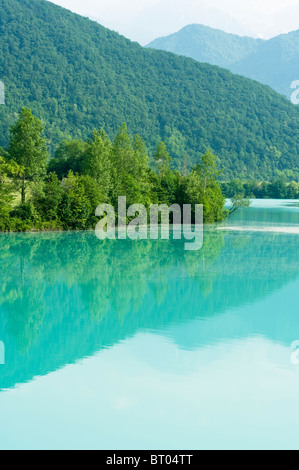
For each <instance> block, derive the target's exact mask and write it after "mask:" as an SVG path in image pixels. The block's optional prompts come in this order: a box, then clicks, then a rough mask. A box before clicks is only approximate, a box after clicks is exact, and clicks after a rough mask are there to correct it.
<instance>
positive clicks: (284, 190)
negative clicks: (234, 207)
mask: <svg viewBox="0 0 299 470" xmlns="http://www.w3.org/2000/svg"><path fill="white" fill-rule="evenodd" d="M221 187H222V191H223V193H224V194H225V196H226V197H227V198H233V197H235V196H236V195H241V196H242V197H246V198H252V199H254V198H257V199H299V183H297V182H295V181H291V182H290V183H288V182H286V179H285V178H279V179H276V180H275V181H273V182H272V183H269V182H265V181H264V182H262V183H261V182H258V181H246V182H243V181H241V180H238V179H234V180H232V181H229V182H227V183H222V184H221Z"/></svg>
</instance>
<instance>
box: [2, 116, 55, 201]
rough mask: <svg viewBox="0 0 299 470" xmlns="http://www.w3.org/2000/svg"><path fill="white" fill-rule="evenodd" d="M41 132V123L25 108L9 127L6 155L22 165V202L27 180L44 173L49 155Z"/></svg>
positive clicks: (32, 179)
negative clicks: (9, 135)
mask: <svg viewBox="0 0 299 470" xmlns="http://www.w3.org/2000/svg"><path fill="white" fill-rule="evenodd" d="M43 132H44V126H43V124H42V123H41V121H40V120H39V119H37V118H36V117H35V116H33V114H32V111H31V110H30V109H27V108H23V109H22V111H21V113H20V117H19V120H18V121H17V122H16V123H15V124H14V125H13V126H12V127H11V128H10V134H11V137H10V143H9V147H8V155H9V158H10V159H11V160H14V161H15V162H16V163H17V164H18V165H20V166H21V167H23V172H22V177H21V180H20V189H21V196H22V204H25V198H26V188H27V184H28V182H30V181H36V180H38V179H40V178H41V177H43V176H44V175H45V173H46V165H47V160H48V157H49V155H48V152H47V145H46V140H45V138H44V137H43Z"/></svg>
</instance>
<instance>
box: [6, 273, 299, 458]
mask: <svg viewBox="0 0 299 470" xmlns="http://www.w3.org/2000/svg"><path fill="white" fill-rule="evenodd" d="M296 287H298V284H297V285H296V283H295V282H293V283H291V284H290V285H289V286H286V287H284V288H283V289H282V290H281V291H280V292H278V293H273V294H272V295H269V296H268V297H267V298H266V299H264V300H262V301H258V302H257V303H256V304H255V305H254V309H253V308H252V306H248V305H245V306H243V307H241V308H239V309H238V312H235V311H234V310H232V311H228V312H226V313H225V314H224V315H222V316H220V317H215V318H212V319H210V320H205V321H199V320H195V321H194V325H193V326H194V328H193V332H194V331H195V332H197V333H198V338H197V344H193V345H192V346H193V347H196V348H197V349H194V350H192V351H191V350H188V349H184V348H185V346H188V341H189V339H190V340H191V341H192V340H193V341H194V339H196V338H194V336H196V335H194V333H193V337H192V335H191V337H190V331H192V323H191V322H190V328H188V327H187V326H186V329H185V330H184V326H183V327H182V328H180V327H179V326H178V327H177V328H176V327H175V326H174V327H172V328H170V329H168V330H166V331H165V332H157V333H156V334H154V333H152V334H150V333H146V332H144V333H142V332H141V333H138V334H136V335H135V336H134V338H132V339H130V340H126V341H122V342H121V343H120V344H118V345H116V346H114V347H112V348H111V349H108V350H104V351H102V352H101V353H99V354H96V355H95V356H94V357H91V358H89V359H85V360H83V361H81V362H80V363H78V364H76V365H71V366H67V367H65V368H64V369H62V370H59V371H57V372H54V373H51V374H49V375H47V376H45V377H41V378H38V379H36V380H34V381H33V382H31V383H29V384H25V385H21V386H19V387H18V388H16V389H15V390H10V391H7V392H4V393H1V395H0V416H1V423H2V424H1V430H0V448H10V447H13V448H102V449H115V448H118V449H124V448H134V449H135V448H141V449H144V448H147V449H150V448H151V449H152V448H158V449H165V448H166V449H177V448H180V449H199V448H205V449H207V448H230V447H231V448H293V449H294V448H297V449H298V447H299V446H298V431H299V408H298V394H299V367H295V366H293V365H292V364H291V361H290V356H291V348H290V344H291V342H292V341H293V340H295V339H299V337H298V338H297V336H298V335H299V331H298V330H297V329H294V331H293V336H294V337H291V336H289V337H286V338H285V340H286V344H282V343H279V342H276V341H275V340H269V339H268V338H267V337H266V336H264V335H263V333H264V330H263V323H267V322H268V324H269V322H271V320H269V316H270V315H271V314H273V330H275V328H277V325H275V322H276V318H277V313H278V312H279V313H280V314H281V315H284V316H285V323H289V322H290V321H291V318H292V315H293V316H294V315H295V313H296V311H297V310H298V301H299V289H298V288H297V289H296ZM288 297H291V302H290V303H289V304H288V305H287V308H286V304H285V300H286V298H288ZM253 312H254V315H255V317H256V318H258V317H259V316H260V317H261V318H260V322H259V325H258V326H259V328H255V330H254V328H251V327H250V321H251V319H250V313H253ZM265 312H267V315H266V317H264V318H262V316H263V314H265ZM257 324H258V322H257ZM254 325H255V327H256V323H254ZM230 326H231V327H232V329H231V331H230ZM288 326H289V327H288V328H287V330H288V331H290V330H291V328H290V327H291V325H288ZM200 327H202V331H201V328H200ZM246 328H247V331H246ZM281 328H282V329H283V328H284V326H283V322H282V325H281ZM233 331H234V334H233ZM296 335H297V336H296ZM204 337H205V341H203V338H204ZM288 342H289V344H288ZM176 343H179V344H180V347H179V346H177V344H176ZM185 343H187V344H185ZM4 423H5V425H4Z"/></svg>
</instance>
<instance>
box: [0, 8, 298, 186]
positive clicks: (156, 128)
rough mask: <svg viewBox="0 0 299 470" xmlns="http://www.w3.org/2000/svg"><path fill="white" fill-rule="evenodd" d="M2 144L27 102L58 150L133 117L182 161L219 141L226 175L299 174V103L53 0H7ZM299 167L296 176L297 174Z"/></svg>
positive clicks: (132, 123)
mask: <svg viewBox="0 0 299 470" xmlns="http://www.w3.org/2000/svg"><path fill="white" fill-rule="evenodd" d="M0 80H2V81H3V82H4V84H5V89H6V105H5V106H0V145H2V146H6V145H7V143H8V129H9V126H10V125H11V124H12V123H13V122H15V119H16V113H17V112H18V111H19V110H20V108H21V106H28V107H30V108H32V110H33V112H34V114H35V115H36V116H38V117H40V118H42V119H43V120H44V122H45V124H46V135H47V138H48V139H49V141H50V147H51V149H52V150H54V149H55V147H56V146H57V145H58V143H59V142H60V141H61V140H62V139H63V138H84V139H86V138H87V137H88V136H89V135H91V132H92V130H93V129H95V128H97V129H98V128H100V127H102V126H104V127H105V129H106V130H107V132H108V133H109V134H110V135H111V136H112V137H113V134H115V132H116V130H117V129H118V128H119V127H120V125H121V124H122V123H123V122H127V124H128V129H129V132H130V133H140V134H141V135H142V137H143V138H144V139H145V140H146V142H147V144H148V147H149V148H150V149H153V148H154V147H155V146H156V144H157V142H158V141H160V140H161V139H163V140H164V141H165V142H166V144H167V146H168V148H169V151H170V153H171V154H172V156H173V157H174V163H175V164H176V166H177V167H179V168H181V169H182V168H183V167H184V164H186V162H187V163H188V165H189V167H190V166H191V164H194V163H196V162H198V161H199V155H200V154H202V153H203V152H204V151H205V150H206V148H207V147H210V148H211V149H212V150H213V152H214V153H216V155H217V156H218V157H219V158H220V160H221V164H222V167H223V169H224V177H225V178H229V177H232V176H235V175H237V176H239V177H242V176H244V177H247V178H248V177H257V178H259V179H263V178H267V179H268V178H272V177H273V176H274V175H275V174H276V173H277V171H278V170H280V171H285V172H287V173H288V174H289V176H292V177H297V176H296V175H297V174H298V155H299V129H298V120H299V108H297V107H296V106H294V105H292V104H291V103H289V102H288V101H287V99H285V98H284V97H282V96H280V95H278V94H277V93H276V92H274V91H272V90H271V89H270V88H268V87H265V86H263V85H261V84H259V83H256V82H253V81H251V80H249V79H247V78H243V77H240V76H235V75H233V74H232V73H230V72H229V71H226V70H224V69H220V68H218V67H215V66H211V65H208V64H199V63H197V62H196V61H194V60H192V59H189V58H185V57H178V56H176V55H174V54H171V53H168V52H162V51H156V50H152V49H145V48H142V47H141V46H139V45H138V44H137V43H132V42H130V41H129V40H127V39H126V38H124V37H122V36H120V35H118V34H117V33H114V32H112V31H110V30H108V29H106V28H104V27H102V26H100V25H99V24H98V23H96V22H92V21H90V20H89V19H87V18H83V17H80V16H78V15H76V14H73V13H71V12H69V11H67V10H65V9H63V8H61V7H58V6H57V5H54V4H51V3H50V2H46V1H45V0H0ZM292 171H293V174H291V172H292Z"/></svg>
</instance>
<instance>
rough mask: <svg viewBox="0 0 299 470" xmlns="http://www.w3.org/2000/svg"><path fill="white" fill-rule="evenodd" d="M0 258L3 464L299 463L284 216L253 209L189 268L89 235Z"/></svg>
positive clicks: (289, 211) (292, 286)
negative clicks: (171, 457) (105, 455)
mask: <svg viewBox="0 0 299 470" xmlns="http://www.w3.org/2000/svg"><path fill="white" fill-rule="evenodd" d="M0 246H1V258H0V267H1V269H0V341H2V343H0V345H1V344H2V346H3V345H4V347H5V358H3V357H2V361H1V356H3V354H2V353H1V347H0V448H1V449H32V448H33V449H48V448H50V449H53V448H55V449H86V448H87V449H169V450H171V449H181V450H184V449H186V450H189V449H215V448H216V449H231V448H232V449H238V448H242V449H246V448H250V449H259V448H263V449H264V448H266V449H270V448H276V449H277V448H279V449H280V448H283V449H287V448H288V449H298V448H299V440H298V433H299V406H298V397H299V365H297V363H298V364H299V360H297V356H296V354H295V355H294V349H292V348H291V344H292V343H293V342H294V341H296V340H299V309H298V305H299V250H298V248H299V207H298V206H295V205H294V202H288V201H283V202H282V201H255V202H254V203H253V205H252V207H251V208H249V209H243V210H241V211H240V212H238V213H236V214H235V215H234V216H233V217H232V218H231V219H229V221H228V222H227V223H226V224H224V225H221V226H217V227H206V230H205V236H204V247H203V248H202V250H200V251H198V252H186V251H184V241H153V242H150V241H140V242H134V241H126V240H125V241H117V240H116V241H106V242H100V241H99V240H98V239H97V238H96V237H95V235H94V234H93V233H64V234H17V235H1V236H0ZM2 349H3V348H2ZM2 352H3V351H2ZM292 354H293V355H292ZM4 359H5V364H4V365H1V362H4ZM298 359H299V354H298Z"/></svg>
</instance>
